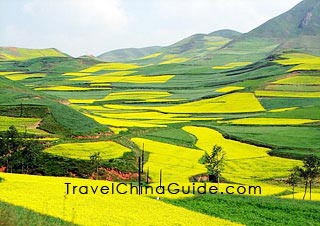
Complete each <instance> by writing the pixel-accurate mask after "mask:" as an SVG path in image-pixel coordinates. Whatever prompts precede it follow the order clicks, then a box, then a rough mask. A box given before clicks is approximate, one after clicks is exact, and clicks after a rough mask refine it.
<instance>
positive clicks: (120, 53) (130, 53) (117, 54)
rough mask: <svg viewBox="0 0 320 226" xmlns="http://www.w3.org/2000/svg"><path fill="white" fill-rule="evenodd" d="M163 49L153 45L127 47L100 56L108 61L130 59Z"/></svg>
mask: <svg viewBox="0 0 320 226" xmlns="http://www.w3.org/2000/svg"><path fill="white" fill-rule="evenodd" d="M160 49H161V47H160V46H152V47H146V48H127V49H118V50H113V51H110V52H106V53H103V54H101V55H99V56H98V58H99V59H100V60H103V61H107V62H119V61H130V60H134V59H137V58H141V57H144V56H147V55H150V54H153V53H155V52H157V51H159V50H160Z"/></svg>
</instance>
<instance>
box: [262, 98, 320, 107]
mask: <svg viewBox="0 0 320 226" xmlns="http://www.w3.org/2000/svg"><path fill="white" fill-rule="evenodd" d="M259 101H260V102H261V104H262V105H263V107H264V108H265V109H266V110H272V109H277V108H288V107H305V106H310V105H316V104H318V105H319V103H320V100H319V99H318V98H285V97H279V98H275V97H263V98H259Z"/></svg>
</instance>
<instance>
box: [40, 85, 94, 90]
mask: <svg viewBox="0 0 320 226" xmlns="http://www.w3.org/2000/svg"><path fill="white" fill-rule="evenodd" d="M92 89H93V88H87V87H79V86H51V87H40V88H35V90H41V91H87V90H92Z"/></svg>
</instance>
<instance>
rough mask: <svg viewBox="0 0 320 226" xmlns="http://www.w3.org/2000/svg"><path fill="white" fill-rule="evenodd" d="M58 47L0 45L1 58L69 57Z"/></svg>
mask: <svg viewBox="0 0 320 226" xmlns="http://www.w3.org/2000/svg"><path fill="white" fill-rule="evenodd" d="M67 56H68V55H66V54H64V53H62V52H60V51H59V50H57V49H54V48H51V49H26V48H17V47H0V60H28V59H33V58H39V57H67Z"/></svg>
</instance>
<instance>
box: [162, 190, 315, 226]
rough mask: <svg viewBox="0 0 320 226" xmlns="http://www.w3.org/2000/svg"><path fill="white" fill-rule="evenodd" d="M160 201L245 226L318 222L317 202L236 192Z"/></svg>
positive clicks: (310, 223) (289, 225)
mask: <svg viewBox="0 0 320 226" xmlns="http://www.w3.org/2000/svg"><path fill="white" fill-rule="evenodd" d="M164 201H165V202H167V203H171V204H173V205H177V206H181V207H184V208H187V209H190V210H193V211H197V212H200V213H204V214H207V215H210V216H216V217H221V218H225V219H229V220H231V221H235V222H240V223H242V224H245V225H261V226H262V225H266V226H268V225H275V226H276V225H279V226H280V225H288V226H291V225H292V226H294V225H319V224H320V213H319V205H320V203H319V202H304V201H294V200H282V199H281V200H280V199H278V198H271V197H263V198H262V197H248V196H236V195H229V196H228V195H211V196H210V195H205V196H197V197H193V198H186V199H174V200H173V199H170V200H169V199H166V200H164Z"/></svg>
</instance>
